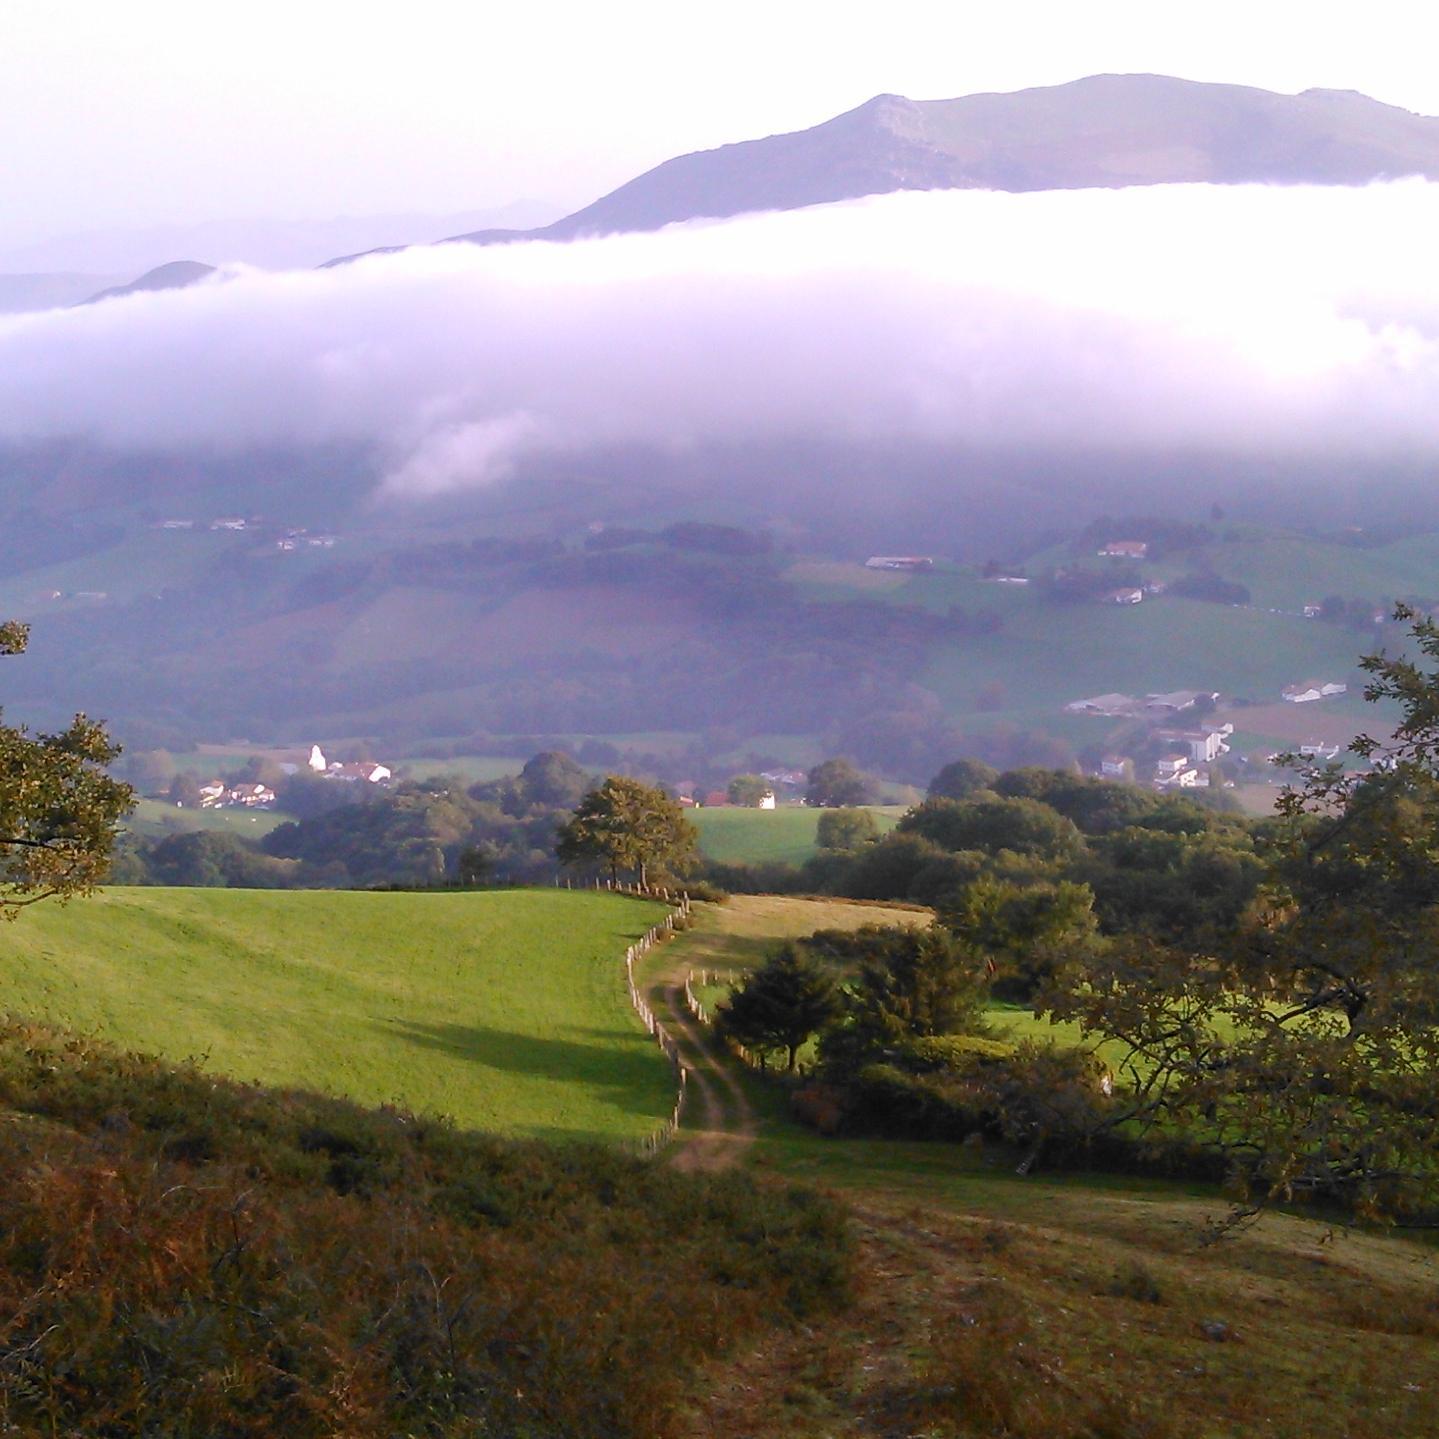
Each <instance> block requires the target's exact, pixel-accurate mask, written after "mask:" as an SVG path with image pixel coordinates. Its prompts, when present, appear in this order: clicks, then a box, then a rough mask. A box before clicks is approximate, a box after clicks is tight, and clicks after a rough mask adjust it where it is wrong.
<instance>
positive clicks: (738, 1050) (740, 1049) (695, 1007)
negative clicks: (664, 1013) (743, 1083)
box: [685, 969, 765, 1069]
mask: <svg viewBox="0 0 1439 1439" xmlns="http://www.w3.org/2000/svg"><path fill="white" fill-rule="evenodd" d="M743 978H744V976H743V975H742V974H741V973H739V971H737V970H733V969H692V970H690V972H689V973H688V974H687V975H686V976H685V1008H686V1009H688V1010H689V1012H690V1013H691V1014H692V1015H693V1016H694V1017H695V1018H696V1019H697V1020H699V1022H700V1023H701V1024H704V1025H712V1024H713V1023H714V1016H713V1015H712V1014H711V1013H710V1012H709V1010H708V1009H707V1008H706V1007H705V1005H704V1003H703V1001H702V1000H701V999H700V997H699V996H698V995H697V994H696V993H695V989H694V987H695V984H696V983H698V984H699V985H700V986H701V987H704V986H705V985H709V984H727V985H729V986H730V987H731V988H733V987H734V986H735V985H736V984H738V983H739V981H740V980H741V979H743ZM720 1039H721V1041H722V1042H723V1044H724V1046H725V1048H726V1049H728V1050H729V1052H730V1053H731V1054H732V1055H734V1057H735V1058H736V1059H738V1060H739V1061H740V1062H741V1063H742V1064H747V1065H748V1066H749V1067H750V1068H751V1069H764V1068H765V1061H764V1056H763V1055H762V1054H755V1053H754V1052H753V1051H752V1050H749V1049H747V1048H745V1046H744V1045H742V1044H741V1043H740V1042H739V1040H737V1039H735V1038H733V1037H732V1036H730V1035H728V1034H721V1035H720Z"/></svg>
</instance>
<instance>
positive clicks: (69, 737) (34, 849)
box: [0, 623, 134, 918]
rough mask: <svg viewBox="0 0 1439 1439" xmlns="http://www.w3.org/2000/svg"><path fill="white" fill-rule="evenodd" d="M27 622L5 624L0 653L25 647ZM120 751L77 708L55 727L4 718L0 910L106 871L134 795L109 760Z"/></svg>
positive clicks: (71, 891)
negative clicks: (50, 730)
mask: <svg viewBox="0 0 1439 1439" xmlns="http://www.w3.org/2000/svg"><path fill="white" fill-rule="evenodd" d="M28 639H29V634H28V631H27V630H26V627H25V626H24V625H20V624H15V623H8V624H3V625H0V655H18V654H21V653H23V652H24V650H25V647H26V644H27V642H28ZM118 754H119V749H118V747H117V746H116V745H115V744H114V743H113V742H112V741H111V740H110V738H109V736H108V735H107V734H106V733H105V730H104V728H103V727H102V726H101V725H99V724H97V723H96V722H95V721H93V720H90V719H87V718H86V717H85V716H84V715H83V714H77V715H76V716H75V718H74V719H73V720H72V721H71V722H70V724H69V726H68V727H67V728H66V729H64V730H61V731H60V732H58V733H56V734H36V735H32V734H30V733H29V732H28V731H27V730H26V729H25V728H24V727H23V726H14V725H4V724H0V915H3V916H4V917H6V918H14V916H15V914H16V913H17V912H18V910H19V909H21V908H23V907H24V906H25V905H28V904H33V903H35V902H36V901H37V900H42V899H46V898H49V897H52V896H58V897H60V898H61V899H68V898H70V897H71V896H73V895H78V894H85V893H87V892H88V891H89V890H91V889H92V888H94V886H95V885H96V884H97V883H98V882H99V881H100V880H101V879H103V878H104V877H105V874H106V872H107V870H108V867H109V863H110V855H111V852H112V850H113V848H114V844H115V835H116V829H117V826H118V825H119V822H120V820H121V819H122V818H123V817H124V816H125V815H126V814H127V813H129V810H130V808H131V805H132V804H133V802H134V795H133V791H132V790H131V789H130V786H129V785H127V784H122V783H121V782H120V781H119V780H117V779H114V778H112V777H111V776H110V775H109V774H108V773H107V772H106V766H107V765H108V764H110V763H111V761H113V760H114V759H115V757H116V755H118Z"/></svg>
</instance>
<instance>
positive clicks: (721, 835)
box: [689, 805, 904, 864]
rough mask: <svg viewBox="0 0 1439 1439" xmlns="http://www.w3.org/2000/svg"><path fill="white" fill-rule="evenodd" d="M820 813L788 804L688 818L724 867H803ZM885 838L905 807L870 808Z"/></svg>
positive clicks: (811, 851) (702, 846)
mask: <svg viewBox="0 0 1439 1439" xmlns="http://www.w3.org/2000/svg"><path fill="white" fill-rule="evenodd" d="M823 813H824V811H823V810H821V809H810V808H809V807H808V806H806V805H786V806H784V807H782V808H779V809H747V808H743V809H742V808H740V807H738V806H735V807H731V808H725V809H694V810H690V811H689V818H690V819H692V820H693V821H694V823H695V826H696V828H697V829H698V830H699V832H700V849H701V850H702V851H703V852H704V854H705V855H706V856H707V857H708V858H710V859H712V860H715V861H717V862H718V863H720V864H803V863H804V862H805V860H807V859H809V858H810V856H811V855H813V854H814V852H815V849H816V848H817V846H816V844H815V831H816V830H817V829H818V828H819V817H820V815H822V814H823ZM870 813H871V814H872V815H874V819H875V823H876V824H877V825H878V826H879V829H880V833H881V834H885V833H887V832H888V831H889V830H892V829H893V828H894V827H895V825H897V824H898V823H899V819H900V816H901V815H902V814H903V813H904V806H903V805H875V806H870Z"/></svg>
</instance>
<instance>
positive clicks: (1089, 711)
mask: <svg viewBox="0 0 1439 1439" xmlns="http://www.w3.org/2000/svg"><path fill="white" fill-rule="evenodd" d="M1064 708H1065V711H1066V712H1067V713H1068V714H1074V715H1130V714H1133V713H1134V712H1135V711H1136V710H1137V709H1138V708H1139V701H1138V700H1137V699H1135V698H1134V697H1133V696H1132V695H1121V694H1107V695H1094V696H1093V697H1092V698H1090V699H1087V700H1070V702H1069V703H1068V704H1067V705H1065V707H1064ZM765 778H766V779H768V778H769V776H768V775H766V776H765Z"/></svg>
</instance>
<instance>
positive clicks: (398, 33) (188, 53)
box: [0, 0, 1439, 247]
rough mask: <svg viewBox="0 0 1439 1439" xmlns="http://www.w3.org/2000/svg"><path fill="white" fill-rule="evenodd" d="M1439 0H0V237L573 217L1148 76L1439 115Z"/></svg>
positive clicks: (9, 240)
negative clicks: (680, 183)
mask: <svg viewBox="0 0 1439 1439" xmlns="http://www.w3.org/2000/svg"><path fill="white" fill-rule="evenodd" d="M1436 32H1439V17H1436V15H1435V13H1434V10H1433V6H1432V4H1430V3H1428V0H1402V3H1401V0H1369V3H1367V4H1365V5H1363V6H1360V5H1357V4H1355V3H1354V0H1342V3H1332V0H1210V3H1207V4H1205V5H1202V6H1201V5H1195V4H1178V3H1173V0H1169V2H1168V3H1166V0H1159V3H1156V0H1142V3H1131V0H1116V3H1106V0H1090V3H1085V4H1076V3H1074V0H1051V3H1040V0H1007V3H1005V4H1002V5H996V4H994V3H992V0H986V3H983V4H973V3H965V0H923V3H920V0H887V3H884V4H879V3H877V0H862V3H852V0H764V3H756V0H727V3H725V4H723V5H684V4H676V3H675V0H663V3H654V0H609V3H607V4H602V5H600V4H595V3H593V0H581V3H559V0H528V3H525V4H517V5H504V6H501V5H498V4H494V3H489V4H486V3H475V2H474V0H407V3H405V4H403V5H401V4H396V3H394V0H284V3H279V0H246V3H244V4H239V5H237V4H233V3H231V4H225V5H220V4H215V3H213V0H127V3H123V4H121V3H117V0H0V195H3V203H0V247H5V246H15V245H20V244H24V243H27V242H29V241H33V240H39V239H44V238H46V237H49V236H52V235H58V234H64V233H69V232H73V231H80V230H86V229H93V228H111V227H116V226H142V225H149V224H155V223H163V222H174V221H183V220H209V219H222V218H234V217H252V216H266V217H281V218H320V217H328V216H333V215H341V214H373V213H383V212H389V211H397V210H403V211H409V210H423V211H431V212H442V213H443V212H452V211H457V210H466V209H477V208H486V207H489V206H493V205H499V204H503V203H505V202H507V201H510V200H515V199H521V198H537V199H543V200H552V201H554V202H555V203H556V204H557V205H559V206H562V207H563V208H565V209H572V208H576V207H577V206H579V205H581V204H583V203H585V202H587V201H588V200H590V199H593V198H594V197H595V196H597V195H598V194H600V193H602V192H604V191H605V190H608V189H611V188H613V187H614V186H615V185H616V184H618V183H620V182H622V181H623V180H625V179H628V178H629V177H630V176H631V175H633V174H635V173H637V172H639V171H641V170H644V169H647V168H648V167H650V166H651V165H654V164H656V163H658V162H659V161H661V160H663V159H665V158H667V157H668V156H670V155H673V154H676V153H680V152H683V151H686V150H693V149H699V148H704V147H708V146H713V145H718V144H722V143H724V142H726V141H729V140H737V139H746V138H751V137H753V136H757V135H764V134H770V133H773V132H775V131H779V130H792V129H802V128H804V127H806V126H808V125H811V124H814V123H816V122H818V121H820V120H823V119H825V118H827V117H828V116H830V115H832V114H835V113H837V112H839V111H841V110H845V109H849V108H851V107H852V106H854V105H856V104H859V103H860V102H862V101H864V100H866V99H868V98H869V97H870V96H871V95H874V94H878V93H880V92H884V91H890V92H896V93H900V94H905V95H908V96H910V97H911V98H914V99H933V98H939V97H945V96H953V95H961V94H966V93H970V92H972V91H976V90H1009V89H1018V88H1022V87H1024V86H1027V85H1042V84H1054V83H1060V82H1063V81H1065V80H1070V79H1074V78H1076V77H1078V76H1080V75H1085V74H1091V73H1094V72H1096V71H1105V70H1110V71H1124V70H1150V71H1160V72H1165V73H1170V74H1176V75H1183V76H1187V77H1190V78H1194V79H1201V80H1228V81H1235V82H1239V83H1244V84H1252V85H1260V86H1265V87H1267V88H1271V89H1278V90H1288V91H1295V90H1301V89H1304V88H1307V87H1309V86H1311V85H1321V86H1331V87H1335V88H1345V89H1357V90H1363V91H1365V92H1366V93H1368V94H1371V95H1374V96H1375V97H1377V98H1379V99H1382V100H1387V101H1390V102H1391V103H1394V104H1398V105H1403V106H1405V107H1406V108H1408V109H1412V110H1419V111H1422V112H1424V113H1427V114H1439V68H1436V67H1435V65H1434V63H1433V54H1434V40H1435V38H1436Z"/></svg>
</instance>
